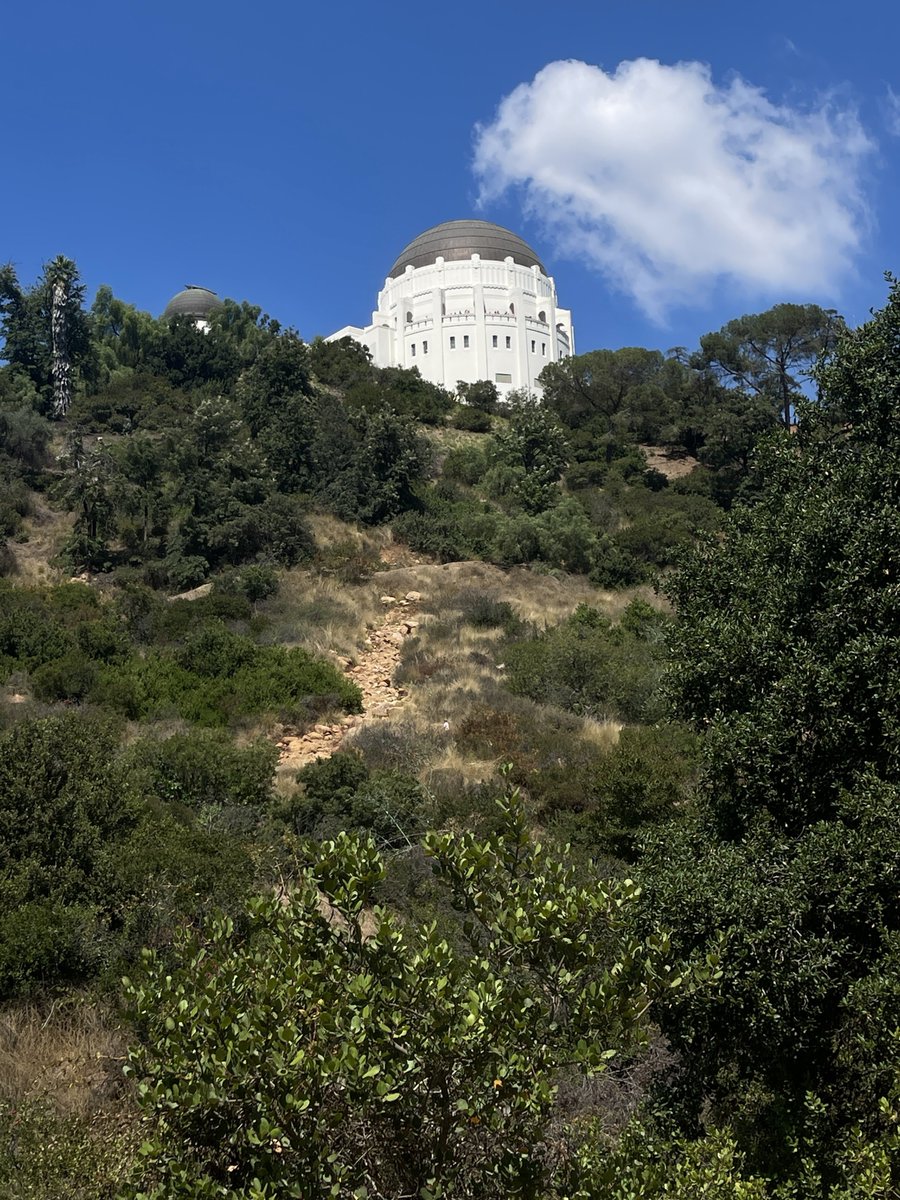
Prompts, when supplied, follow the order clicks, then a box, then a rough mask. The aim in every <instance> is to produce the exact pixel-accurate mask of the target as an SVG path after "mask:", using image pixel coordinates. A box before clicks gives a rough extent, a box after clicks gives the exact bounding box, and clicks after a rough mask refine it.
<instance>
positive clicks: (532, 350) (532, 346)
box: [531, 341, 534, 354]
mask: <svg viewBox="0 0 900 1200" xmlns="http://www.w3.org/2000/svg"><path fill="white" fill-rule="evenodd" d="M531 353H532V354H534V341H532V343H531Z"/></svg>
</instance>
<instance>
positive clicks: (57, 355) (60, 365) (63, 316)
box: [46, 254, 84, 418]
mask: <svg viewBox="0 0 900 1200" xmlns="http://www.w3.org/2000/svg"><path fill="white" fill-rule="evenodd" d="M46 279H47V283H48V284H49V285H50V338H51V346H52V354H51V367H50V371H51V376H52V379H53V409H52V413H53V416H54V417H56V418H60V417H64V416H65V415H66V413H68V411H69V405H70V404H71V403H72V357H71V349H70V346H69V310H70V308H71V306H72V303H73V301H74V302H75V303H77V306H78V308H79V309H80V308H81V301H82V300H83V299H84V288H83V287H80V285H79V284H78V282H77V279H78V272H77V268H76V266H75V264H74V263H73V262H72V260H71V259H70V258H64V257H63V255H61V254H60V255H57V257H56V258H54V259H53V261H52V262H51V263H49V264H48V265H47V268H46Z"/></svg>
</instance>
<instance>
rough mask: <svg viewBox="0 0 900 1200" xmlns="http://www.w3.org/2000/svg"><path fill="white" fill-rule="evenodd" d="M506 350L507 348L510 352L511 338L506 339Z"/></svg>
mask: <svg viewBox="0 0 900 1200" xmlns="http://www.w3.org/2000/svg"><path fill="white" fill-rule="evenodd" d="M506 348H507V350H512V338H511V337H508V338H507V339H506Z"/></svg>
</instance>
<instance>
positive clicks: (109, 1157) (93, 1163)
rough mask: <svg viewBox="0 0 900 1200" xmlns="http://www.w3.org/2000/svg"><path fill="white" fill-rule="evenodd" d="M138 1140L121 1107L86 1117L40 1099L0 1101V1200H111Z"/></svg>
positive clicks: (118, 1191) (127, 1171) (123, 1179)
mask: <svg viewBox="0 0 900 1200" xmlns="http://www.w3.org/2000/svg"><path fill="white" fill-rule="evenodd" d="M139 1142H140V1137H139V1128H138V1126H137V1122H136V1121H133V1120H131V1119H130V1114H127V1113H126V1112H123V1111H121V1110H119V1111H117V1112H115V1113H112V1112H109V1113H94V1114H92V1115H91V1117H90V1119H86V1118H83V1117H79V1116H77V1115H74V1114H62V1113H60V1112H59V1111H58V1109H57V1108H56V1106H54V1105H53V1104H52V1103H51V1102H50V1101H49V1100H44V1099H28V1100H25V1101H23V1102H22V1103H18V1104H16V1105H15V1106H13V1105H10V1104H7V1103H3V1102H0V1200H60V1197H63V1196H64V1197H66V1200H114V1197H116V1196H119V1195H120V1194H121V1189H122V1188H124V1187H125V1185H126V1183H127V1182H128V1177H129V1174H130V1170H131V1166H132V1163H133V1161H134V1158H135V1156H136V1153H137V1147H138V1144H139Z"/></svg>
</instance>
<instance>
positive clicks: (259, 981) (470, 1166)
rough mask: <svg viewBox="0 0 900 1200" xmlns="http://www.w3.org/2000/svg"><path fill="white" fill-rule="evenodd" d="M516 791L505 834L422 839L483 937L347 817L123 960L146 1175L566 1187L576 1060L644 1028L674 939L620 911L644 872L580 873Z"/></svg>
mask: <svg viewBox="0 0 900 1200" xmlns="http://www.w3.org/2000/svg"><path fill="white" fill-rule="evenodd" d="M505 805H506V807H505V809H503V810H502V813H501V815H502V817H503V832H502V833H501V834H499V835H498V836H497V837H494V838H491V839H488V840H487V841H485V842H483V843H482V842H479V841H476V840H475V839H474V838H473V837H471V836H470V835H462V836H457V837H452V836H447V837H438V836H434V835H432V836H431V837H430V838H429V839H428V842H427V850H428V853H429V854H430V856H431V857H432V859H433V862H434V864H435V868H436V870H437V871H438V872H440V874H441V876H442V878H443V879H444V880H445V881H446V885H447V888H448V893H449V895H450V896H451V897H452V898H453V901H454V903H455V906H456V908H457V909H458V910H460V911H463V912H466V913H468V914H469V915H470V918H471V927H472V931H473V938H477V947H478V948H477V952H475V953H473V951H474V949H475V947H474V946H473V945H472V944H469V945H463V946H462V947H460V948H458V949H457V948H455V947H454V946H452V945H451V944H450V943H448V942H447V941H446V940H444V939H442V938H441V937H440V935H439V934H438V932H437V930H436V928H435V927H434V925H433V924H424V923H422V922H420V921H416V920H415V919H410V920H409V921H404V922H399V921H396V920H393V919H391V917H390V916H389V915H388V914H386V913H385V912H384V911H383V910H380V909H377V908H375V907H374V905H375V900H376V896H377V892H378V888H379V886H380V885H381V883H382V881H383V879H384V877H385V868H384V863H383V861H382V860H381V858H380V857H379V855H378V853H377V851H376V849H375V847H374V845H373V844H372V842H371V841H363V840H361V839H358V838H351V837H348V836H346V835H341V836H339V837H338V838H336V839H335V840H334V841H333V842H327V843H325V844H324V845H323V846H321V847H320V848H319V849H318V850H317V851H315V852H314V853H313V854H312V856H311V857H312V863H311V866H310V869H309V870H308V871H307V872H306V873H305V874H304V876H303V877H302V878H301V879H300V880H298V882H297V886H295V887H294V888H292V889H291V890H290V891H289V892H288V893H287V894H286V895H284V896H272V895H269V896H266V897H260V898H259V899H258V900H256V901H254V902H253V903H252V905H251V907H250V910H249V913H248V919H247V926H246V927H244V928H239V927H236V926H235V923H234V922H232V921H230V920H227V919H224V918H223V917H219V918H216V919H214V920H213V921H211V922H210V923H209V924H208V926H207V928H206V929H205V930H204V931H203V933H202V934H201V935H200V936H199V937H194V938H192V939H190V940H188V939H185V942H184V944H183V945H182V946H181V947H180V948H179V955H178V959H179V961H178V962H177V964H176V965H174V966H172V965H170V964H169V963H168V962H164V961H160V959H159V958H158V956H156V955H153V954H151V955H149V956H148V957H147V959H146V962H145V965H144V967H143V968H142V970H141V975H140V978H138V979H136V980H135V981H134V982H133V983H132V982H130V981H126V987H127V990H128V996H129V1000H130V1002H131V1005H132V1007H133V1009H134V1012H135V1017H136V1025H137V1028H138V1029H139V1030H140V1031H141V1035H142V1044H141V1045H139V1046H138V1047H136V1048H135V1049H134V1050H133V1051H132V1054H131V1056H130V1058H131V1062H130V1070H131V1073H132V1074H133V1075H134V1076H135V1077H136V1081H137V1083H138V1088H137V1094H138V1095H139V1097H140V1101H141V1104H142V1106H143V1107H144V1109H145V1112H146V1114H147V1117H148V1119H149V1120H150V1121H152V1123H153V1128H152V1130H151V1131H148V1132H149V1134H150V1136H149V1141H148V1143H147V1145H146V1146H145V1147H144V1148H143V1155H142V1159H141V1168H140V1169H141V1172H142V1179H141V1181H140V1182H138V1183H137V1184H136V1187H135V1189H134V1192H132V1195H134V1194H135V1193H136V1194H139V1195H142V1196H145V1197H147V1200H163V1198H164V1197H166V1198H168V1197H174V1196H178V1195H184V1196H188V1195H193V1196H197V1197H199V1196H207V1195H208V1196H213V1195H215V1194H216V1192H218V1193H220V1194H221V1195H223V1196H231V1197H235V1198H236V1197H237V1196H242V1195H248V1194H251V1193H252V1192H253V1191H256V1192H257V1193H258V1194H259V1195H263V1194H264V1190H265V1192H268V1193H269V1194H271V1195H273V1196H274V1195H280V1194H283V1195H288V1194H289V1193H290V1192H291V1191H293V1192H295V1194H297V1195H298V1196H299V1195H303V1196H308V1197H310V1198H312V1197H325V1196H339V1195H340V1196H348V1197H349V1196H353V1195H356V1196H360V1197H361V1196H363V1195H367V1194H370V1193H371V1194H377V1195H381V1196H437V1195H444V1194H446V1195H448V1196H449V1195H459V1196H476V1195H477V1196H479V1197H483V1198H484V1200H500V1198H501V1197H503V1198H505V1197H508V1196H512V1195H528V1194H530V1195H535V1196H547V1195H550V1194H552V1190H553V1183H554V1180H555V1179H558V1178H559V1176H558V1170H559V1167H560V1164H559V1163H558V1162H557V1161H555V1160H554V1158H553V1156H551V1155H548V1154H547V1153H546V1151H545V1146H546V1144H547V1140H548V1139H549V1137H550V1136H551V1135H552V1136H553V1137H554V1142H555V1143H558V1144H559V1145H560V1148H561V1152H562V1153H565V1146H566V1138H565V1137H562V1138H559V1137H557V1136H556V1135H557V1134H558V1133H559V1132H560V1130H559V1126H558V1123H557V1124H556V1125H554V1124H553V1122H554V1120H558V1111H557V1110H556V1108H555V1099H556V1087H557V1083H558V1080H559V1077H560V1073H561V1070H562V1069H563V1068H564V1069H565V1070H567V1071H568V1072H570V1073H572V1074H573V1075H574V1074H585V1075H586V1074H588V1073H590V1072H593V1071H598V1070H600V1069H601V1068H602V1066H603V1065H605V1063H606V1062H607V1060H608V1059H609V1058H610V1057H611V1055H612V1054H613V1053H614V1052H615V1051H616V1050H617V1049H622V1050H624V1051H627V1050H628V1049H630V1048H631V1047H632V1046H634V1045H635V1044H636V1043H640V1042H642V1041H643V1039H644V1037H645V1035H646V1018H645V1016H644V1013H645V1011H646V1007H647V1005H648V1003H649V997H650V994H651V993H652V991H653V990H654V989H655V987H656V982H655V981H656V979H657V978H659V979H660V980H661V978H662V976H663V974H664V971H663V963H662V953H663V950H662V947H661V945H660V944H659V942H658V940H657V939H654V941H653V942H652V943H651V944H645V945H640V944H636V943H635V942H634V941H633V940H632V939H631V938H630V937H629V936H628V933H627V931H626V930H625V928H624V924H625V918H626V916H627V915H628V913H629V910H630V909H631V907H632V906H633V905H634V898H633V893H634V887H633V885H632V884H630V883H628V884H624V885H622V886H621V887H610V886H609V885H607V884H605V883H603V882H601V881H600V880H597V879H591V880H590V881H589V883H588V884H587V885H586V886H581V885H579V883H578V882H577V881H576V879H575V877H574V875H573V872H572V870H571V868H570V867H569V866H568V865H567V864H565V863H563V862H556V861H553V860H551V859H548V857H547V855H546V854H545V852H544V851H542V850H541V848H540V847H537V846H535V845H533V844H532V842H531V839H530V837H529V830H528V822H527V819H526V816H525V813H524V811H523V810H522V807H521V804H520V803H519V801H518V798H517V797H515V796H512V797H509V798H508V799H507V800H506V801H505ZM323 896H324V898H325V900H326V901H327V903H328V905H329V907H330V909H331V911H332V912H333V914H334V918H333V919H331V920H326V919H324V918H323V915H322V904H321V901H322V897H323ZM373 910H374V911H373ZM364 917H365V919H366V924H367V925H368V924H369V922H371V927H370V928H368V929H367V928H366V926H364V923H363V922H364ZM476 931H478V932H476ZM668 983H669V980H668V979H667V980H666V985H668ZM221 1181H227V1182H221ZM254 1181H258V1182H254Z"/></svg>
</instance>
